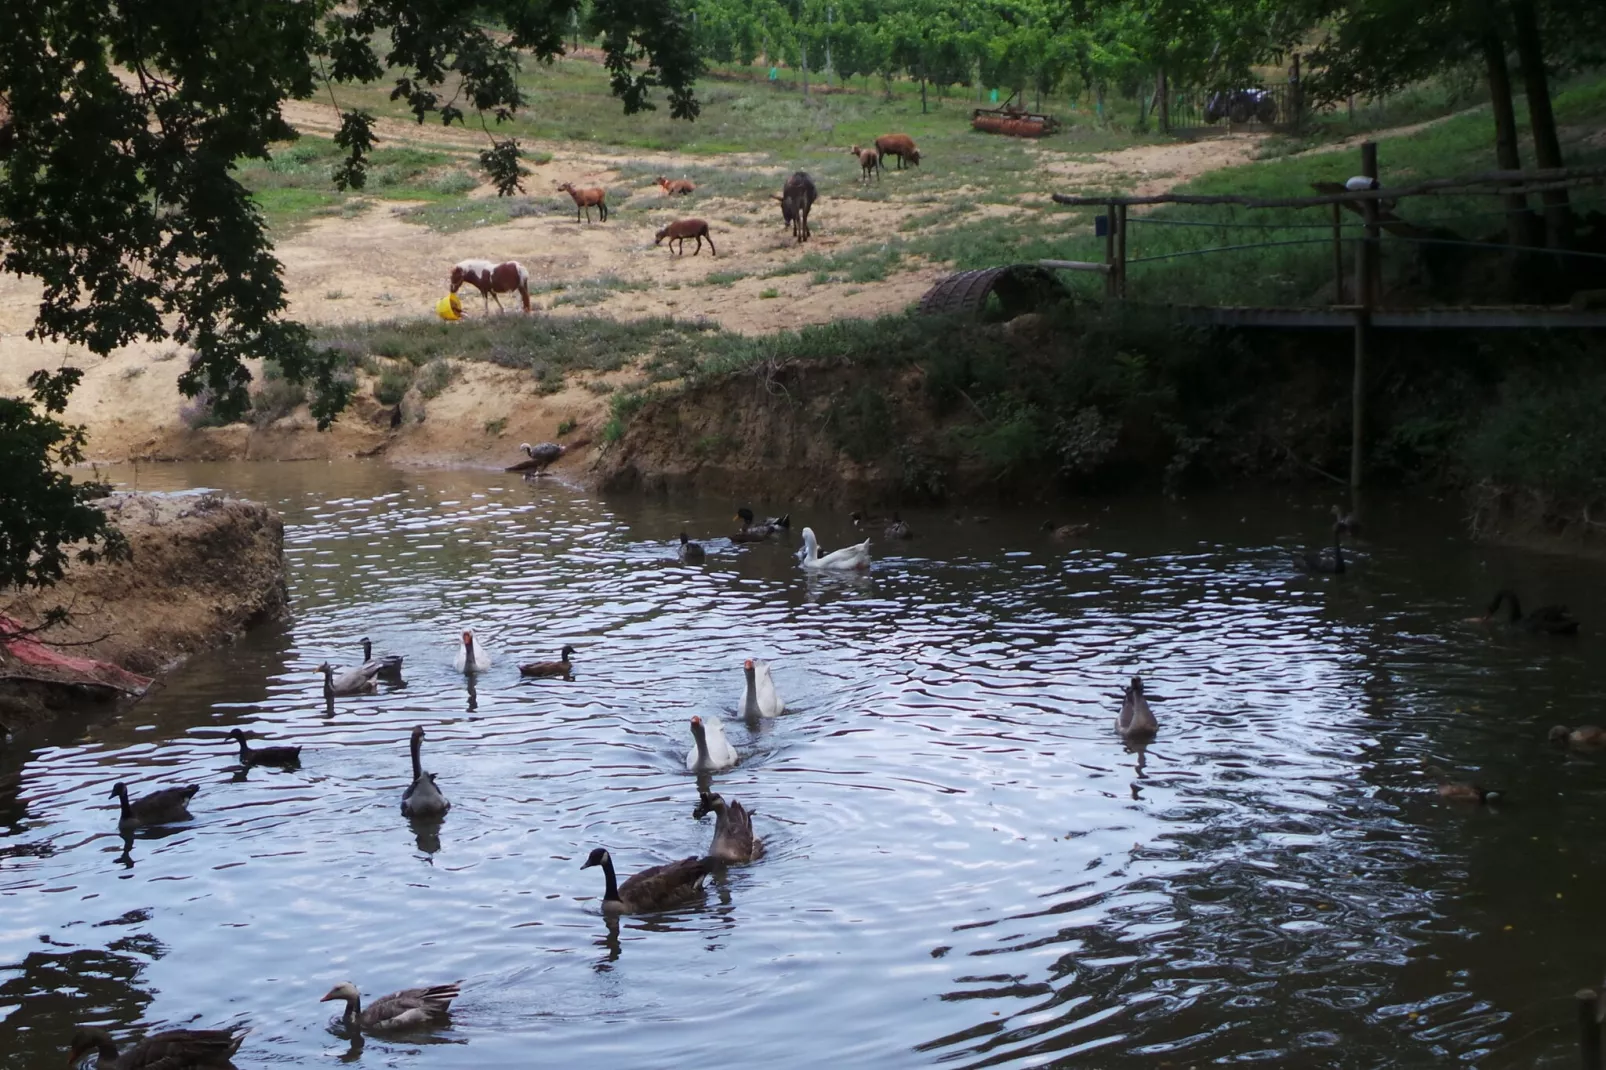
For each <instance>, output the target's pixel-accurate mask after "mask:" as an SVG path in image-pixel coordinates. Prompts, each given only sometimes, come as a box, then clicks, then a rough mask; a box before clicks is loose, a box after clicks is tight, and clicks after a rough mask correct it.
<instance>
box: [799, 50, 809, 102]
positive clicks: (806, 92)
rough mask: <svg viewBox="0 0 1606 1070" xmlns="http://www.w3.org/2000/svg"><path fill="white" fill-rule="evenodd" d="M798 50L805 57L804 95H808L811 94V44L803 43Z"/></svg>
mask: <svg viewBox="0 0 1606 1070" xmlns="http://www.w3.org/2000/svg"><path fill="white" fill-rule="evenodd" d="M798 51H799V54H800V55H801V56H802V57H803V95H804V96H808V95H809V46H808V45H802V46H800V48H799V49H798Z"/></svg>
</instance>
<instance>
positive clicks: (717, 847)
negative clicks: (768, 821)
mask: <svg viewBox="0 0 1606 1070" xmlns="http://www.w3.org/2000/svg"><path fill="white" fill-rule="evenodd" d="M707 813H712V814H714V842H713V843H712V844H710V845H709V848H708V855H707V857H709V858H712V859H714V860H715V861H717V862H752V861H754V860H755V859H757V858H758V857H759V856H760V855H762V854H763V853H764V843H763V841H762V840H760V839H759V838H758V837H757V836H754V835H753V816H752V815H751V814H749V813H748V812H747V808H746V807H744V806H743V805H742V804H741V803H740V802H737V801H735V800H734V799H733V800H731V801H730V802H729V803H727V802H726V801H725V799H724V797H723V796H721V795H720V794H719V793H718V792H713V791H705V792H703V793H702V798H701V800H700V801H699V802H698V803H697V809H695V810H693V811H692V812H691V816H692V817H694V818H701V817H702V816H703V815H704V814H707Z"/></svg>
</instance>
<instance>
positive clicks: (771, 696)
mask: <svg viewBox="0 0 1606 1070" xmlns="http://www.w3.org/2000/svg"><path fill="white" fill-rule="evenodd" d="M742 675H743V677H744V678H745V682H744V683H743V684H742V704H741V707H740V709H741V712H742V716H743V717H779V716H780V715H781V714H782V713H784V712H785V711H786V703H785V702H782V701H781V696H780V695H779V694H778V693H777V692H776V690H775V680H774V678H773V677H771V676H770V667H769V666H768V665H767V664H765V663H764V662H762V661H754V660H753V659H752V658H748V659H747V660H746V661H745V662H743V663H742Z"/></svg>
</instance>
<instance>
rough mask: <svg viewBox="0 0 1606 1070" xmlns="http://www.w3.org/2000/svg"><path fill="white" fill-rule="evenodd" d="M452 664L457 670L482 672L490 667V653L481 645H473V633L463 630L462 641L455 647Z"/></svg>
mask: <svg viewBox="0 0 1606 1070" xmlns="http://www.w3.org/2000/svg"><path fill="white" fill-rule="evenodd" d="M452 665H453V666H454V667H455V668H456V669H457V671H458V672H483V671H484V670H486V669H489V668H490V667H491V655H490V654H488V653H486V651H485V648H484V647H482V646H475V645H474V633H473V632H470V631H464V632H463V642H462V643H461V644H460V645H459V646H458V648H457V657H455V658H453V659H452Z"/></svg>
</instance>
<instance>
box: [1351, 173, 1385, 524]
mask: <svg viewBox="0 0 1606 1070" xmlns="http://www.w3.org/2000/svg"><path fill="white" fill-rule="evenodd" d="M1361 173H1362V174H1364V175H1366V177H1368V178H1373V179H1375V178H1377V142H1375V141H1368V142H1366V143H1365V144H1363V145H1362V146H1361ZM1361 212H1362V214H1363V215H1364V217H1365V219H1366V237H1365V239H1364V240H1363V241H1362V242H1361V249H1360V252H1359V253H1358V254H1357V255H1356V257H1355V305H1356V308H1355V379H1354V382H1353V383H1352V384H1351V386H1350V455H1349V485H1350V492H1351V493H1352V494H1359V493H1360V489H1361V482H1362V476H1363V474H1364V472H1365V470H1366V453H1365V447H1366V354H1367V350H1368V349H1369V348H1370V343H1371V334H1372V305H1373V303H1374V298H1375V296H1376V287H1377V278H1376V273H1377V267H1378V261H1377V258H1376V243H1377V236H1378V229H1377V201H1376V200H1364V201H1362V202H1361Z"/></svg>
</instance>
